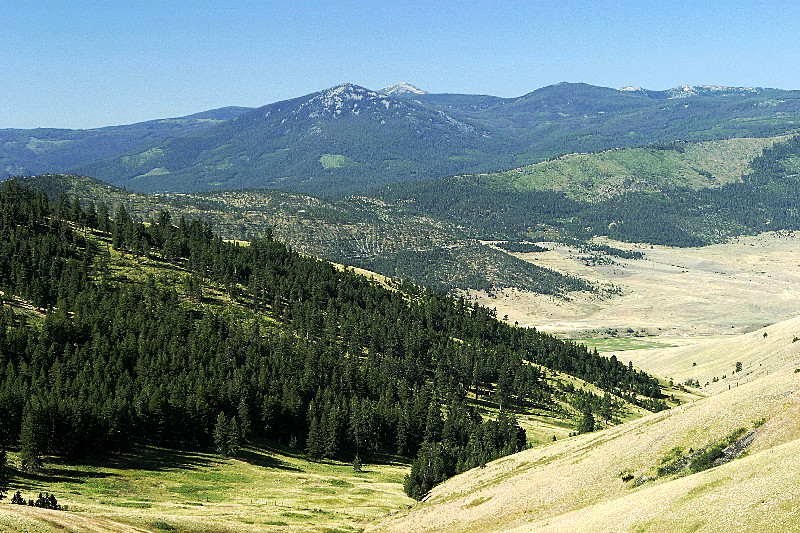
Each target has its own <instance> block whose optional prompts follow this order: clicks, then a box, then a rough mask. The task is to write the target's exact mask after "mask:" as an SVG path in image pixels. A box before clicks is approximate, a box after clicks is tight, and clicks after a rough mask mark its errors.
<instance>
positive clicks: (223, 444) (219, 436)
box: [214, 411, 228, 455]
mask: <svg viewBox="0 0 800 533" xmlns="http://www.w3.org/2000/svg"><path fill="white" fill-rule="evenodd" d="M227 445H228V417H226V416H225V413H224V412H223V411H220V412H219V415H217V423H216V424H215V425H214V448H216V449H217V451H218V452H219V453H221V454H223V455H226V451H227Z"/></svg>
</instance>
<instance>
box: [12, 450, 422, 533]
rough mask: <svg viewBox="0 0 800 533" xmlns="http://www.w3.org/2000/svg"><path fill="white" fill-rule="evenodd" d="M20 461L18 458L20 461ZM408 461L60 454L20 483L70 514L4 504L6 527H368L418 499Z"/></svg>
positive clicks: (15, 530)
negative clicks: (407, 479)
mask: <svg viewBox="0 0 800 533" xmlns="http://www.w3.org/2000/svg"><path fill="white" fill-rule="evenodd" d="M12 462H13V461H12ZM407 471H408V464H406V463H402V462H401V463H398V462H387V463H384V464H365V465H364V466H363V468H362V471H361V472H354V471H353V467H352V465H351V464H346V463H342V462H337V461H323V462H316V463H315V462H309V461H307V460H305V459H304V458H302V457H301V456H298V455H296V454H293V453H291V451H290V450H285V449H284V450H281V449H265V448H257V447H248V448H246V449H245V450H243V451H242V453H241V454H240V455H239V457H238V458H236V459H231V458H224V457H221V456H219V455H214V454H208V453H200V452H180V451H175V450H169V449H164V448H156V447H147V448H141V449H136V450H134V451H133V452H132V453H130V454H123V455H116V456H112V457H111V458H108V459H102V460H101V459H98V460H93V461H89V462H81V463H80V464H74V463H70V462H66V461H62V460H55V459H53V460H52V461H51V462H48V463H46V464H45V466H44V468H43V470H42V472H41V473H39V474H20V475H19V476H18V477H17V479H16V480H15V483H14V486H15V488H19V490H20V491H21V492H22V494H23V496H27V497H28V498H31V497H34V498H35V496H36V494H38V493H39V492H53V493H56V494H57V495H58V498H59V500H58V501H59V504H60V505H66V506H67V507H68V511H67V512H59V511H49V510H45V509H36V508H30V507H27V506H16V505H10V504H8V505H7V504H5V502H4V503H3V504H0V529H2V531H4V532H8V533H28V532H31V533H32V532H34V531H36V532H47V533H49V531H64V530H66V531H102V532H105V531H108V532H134V531H136V532H140V531H147V532H157V533H160V532H169V531H179V532H187V533H188V532H196V533H217V532H220V533H221V532H234V531H252V532H256V531H265V530H268V531H308V532H317V531H320V532H321V531H325V532H327V531H358V530H360V529H361V528H362V527H363V524H364V523H365V522H367V521H369V520H372V519H375V518H377V517H381V516H383V515H385V514H387V513H389V512H393V511H397V510H399V509H401V508H404V507H406V506H408V505H409V504H410V503H412V502H413V500H412V499H411V498H409V497H408V496H406V495H405V494H404V493H403V485H402V480H403V476H405V474H406V473H407Z"/></svg>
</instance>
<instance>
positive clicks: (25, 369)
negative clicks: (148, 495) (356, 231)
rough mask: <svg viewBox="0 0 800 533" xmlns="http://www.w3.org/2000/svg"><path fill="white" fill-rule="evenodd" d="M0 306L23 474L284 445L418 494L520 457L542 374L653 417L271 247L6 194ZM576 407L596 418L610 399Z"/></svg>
mask: <svg viewBox="0 0 800 533" xmlns="http://www.w3.org/2000/svg"><path fill="white" fill-rule="evenodd" d="M123 259H124V261H121V260H123ZM126 262H127V264H130V265H139V266H141V265H147V268H140V269H138V270H136V272H138V274H136V275H133V274H132V273H131V272H133V270H130V271H126V270H125V269H124V268H121V267H120V266H119V265H120V264H123V265H124V264H126ZM152 265H156V266H155V267H154V266H152ZM0 290H2V292H3V305H2V311H0V412H2V413H3V416H1V417H0V444H2V447H9V446H10V447H19V450H20V457H21V458H22V460H23V463H24V466H25V467H27V468H31V469H35V468H37V466H38V465H39V464H40V461H41V460H42V458H43V457H44V456H46V455H58V456H64V457H70V458H81V457H86V456H96V455H103V454H109V453H114V452H118V451H124V450H129V449H130V448H131V447H132V446H134V445H137V444H158V445H164V446H171V447H177V448H192V449H198V448H200V449H201V448H210V447H212V446H214V447H215V448H216V449H217V450H218V451H220V452H221V453H226V454H230V455H235V454H236V453H237V451H238V450H239V449H240V447H241V446H243V445H244V444H246V443H247V442H248V441H273V442H274V441H280V442H282V443H285V444H287V445H290V446H293V447H296V448H298V449H302V450H305V451H306V453H307V454H308V456H309V457H310V458H312V459H321V458H326V457H337V456H339V457H350V458H352V457H361V458H362V459H364V458H368V457H371V456H375V455H377V454H398V455H401V456H404V457H408V458H417V460H415V461H414V462H413V468H412V472H411V474H410V475H409V478H408V480H407V482H406V490H407V492H408V493H409V494H410V495H412V496H414V497H417V498H419V497H421V496H422V495H424V493H425V492H426V491H427V490H428V489H429V488H430V487H431V486H433V484H435V483H437V482H440V481H442V480H443V479H444V478H446V477H447V476H450V475H453V474H455V473H458V472H460V471H463V470H466V469H469V468H471V467H474V466H477V465H481V464H484V463H485V462H486V461H488V460H491V459H493V458H496V457H499V456H501V455H504V454H507V453H512V452H514V451H517V450H519V449H521V448H523V447H524V446H525V445H526V437H525V432H524V430H522V429H521V428H520V427H519V425H518V424H517V422H516V420H515V418H514V415H513V412H514V410H516V409H524V408H528V407H532V406H538V407H542V408H545V409H555V407H554V405H555V403H554V401H553V396H554V395H555V394H560V392H561V391H557V390H556V389H555V388H554V387H553V386H552V385H551V384H550V383H549V382H548V380H547V373H548V372H550V371H560V372H565V373H568V374H571V375H573V376H576V377H579V378H582V379H584V380H586V381H588V382H591V383H593V384H596V385H597V386H599V387H601V388H602V389H604V390H605V391H607V392H609V393H613V394H615V395H617V396H618V397H622V398H625V399H627V400H629V401H631V402H633V403H637V404H639V405H642V406H644V407H646V408H648V409H651V410H658V409H662V408H664V407H665V404H664V402H663V401H661V400H659V399H658V398H659V396H660V391H659V387H658V382H657V380H655V379H654V378H652V377H650V376H648V375H646V374H645V373H643V372H640V371H637V370H635V369H633V368H632V367H631V366H630V365H624V364H622V363H621V362H619V361H617V360H616V359H614V358H611V359H608V358H604V357H601V356H599V355H598V354H597V353H596V351H589V350H587V349H586V348H585V347H584V346H580V345H576V344H573V343H568V342H563V341H559V340H557V339H555V338H553V337H551V336H548V335H545V334H542V333H540V332H537V331H536V330H535V329H524V328H518V327H514V326H511V325H508V324H505V323H503V322H501V321H499V320H497V318H496V316H495V313H494V311H492V310H489V309H486V308H484V307H480V306H478V305H473V304H470V303H468V302H466V301H465V300H463V299H453V298H451V297H449V296H446V295H444V294H441V293H438V292H435V291H433V290H430V289H424V288H420V287H418V286H415V285H411V284H405V283H398V282H391V281H386V282H380V281H377V280H370V279H368V278H365V277H363V276H361V275H358V274H356V273H354V272H352V271H351V270H349V269H340V268H337V267H335V266H334V265H331V264H330V263H327V262H324V261H320V260H317V259H313V258H310V257H306V256H302V255H300V254H298V253H296V252H294V251H292V250H291V249H289V248H288V247H286V246H285V245H283V244H281V243H279V242H276V241H275V240H274V239H273V238H272V236H271V234H269V233H267V234H266V235H265V236H264V238H262V239H257V240H253V241H251V242H250V243H247V244H243V243H235V242H225V241H223V239H222V238H220V237H219V236H215V235H214V234H213V232H212V230H211V228H210V226H209V225H208V224H207V223H204V222H202V221H198V220H195V221H192V222H190V223H189V222H187V221H186V220H185V219H183V218H181V219H180V220H178V221H173V220H172V218H171V216H170V214H169V213H167V212H161V213H160V214H159V215H158V217H157V219H155V220H152V221H149V222H148V223H143V222H138V221H134V220H132V218H131V217H130V216H129V215H128V213H127V212H126V211H125V209H124V207H121V208H119V209H118V210H117V212H116V213H114V214H113V216H112V214H111V213H109V209H108V207H107V206H105V205H103V204H100V205H94V204H93V203H89V204H87V205H82V204H81V203H80V202H78V201H73V200H71V199H70V198H68V197H67V196H66V195H64V194H62V195H60V196H59V197H58V199H57V200H56V201H50V200H48V197H47V196H46V195H45V194H44V193H42V192H36V191H34V190H32V189H28V188H25V187H23V186H21V185H20V184H19V183H17V182H16V181H15V180H10V181H6V182H5V183H4V184H3V185H2V190H1V191H0ZM578 392H580V391H578ZM574 398H577V399H578V403H579V404H580V405H581V408H582V410H584V411H588V413H589V414H590V415H591V413H592V411H594V412H595V414H597V416H601V411H602V410H603V409H604V407H603V404H607V403H608V402H607V401H605V402H601V401H600V398H598V397H595V396H592V395H591V394H584V395H581V394H578V395H576V396H574ZM574 398H573V399H574ZM582 398H583V399H582ZM478 401H480V402H483V403H488V404H490V405H492V406H494V407H495V408H496V409H497V412H499V415H498V416H497V418H496V419H485V417H482V416H481V415H480V414H479V413H478V411H477V410H476V408H475V404H476V403H477V402H478ZM606 407H607V405H606ZM589 429H591V428H589Z"/></svg>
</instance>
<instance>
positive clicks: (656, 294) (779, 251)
mask: <svg viewBox="0 0 800 533" xmlns="http://www.w3.org/2000/svg"><path fill="white" fill-rule="evenodd" d="M604 242H608V243H609V244H611V245H612V246H615V247H618V248H628V249H635V250H638V251H641V252H643V253H644V254H645V258H644V259H643V260H626V259H619V258H612V259H613V261H614V264H612V265H597V266H587V265H585V264H584V263H583V261H581V256H582V254H580V253H579V252H578V251H577V250H576V249H574V248H570V247H567V246H563V245H559V244H555V243H544V245H545V246H547V247H548V248H550V251H548V252H539V253H529V254H513V255H516V256H517V257H520V258H522V259H525V260H526V261H530V262H532V263H534V264H537V265H540V266H543V267H547V268H551V269H553V270H556V271H559V272H563V273H566V274H572V275H577V276H580V277H583V278H585V279H588V280H590V281H593V282H595V283H597V284H599V285H601V286H610V285H614V286H616V287H619V288H621V290H622V295H621V296H611V297H604V298H601V297H598V296H597V295H594V294H570V295H569V298H568V299H566V300H565V299H562V298H556V297H551V296H544V295H538V294H532V293H527V292H522V291H518V290H516V289H505V290H502V291H500V292H499V293H497V295H496V296H495V297H490V296H489V295H487V294H486V293H479V292H475V291H472V292H471V293H470V296H471V297H472V298H477V299H478V301H479V302H480V303H481V304H484V305H486V306H488V307H491V308H494V307H496V308H497V314H498V316H500V317H503V316H505V315H508V320H509V322H512V323H513V322H515V321H516V322H518V323H519V324H520V325H524V326H534V327H536V328H537V329H540V330H543V331H548V332H552V333H557V334H563V335H565V336H576V335H587V334H588V335H590V336H591V335H599V334H601V333H602V332H603V331H605V330H608V329H619V330H620V331H625V330H627V328H631V329H633V330H636V331H646V332H647V333H648V334H651V335H659V336H668V337H669V339H668V340H667V342H669V343H674V341H675V338H680V337H699V336H708V335H735V334H739V333H743V332H748V331H753V330H755V329H758V328H761V327H763V326H766V325H769V324H774V323H776V322H780V321H783V320H786V319H789V318H792V317H794V316H796V315H797V313H798V311H799V310H800V268H798V265H800V233H793V234H788V233H780V234H779V233H775V232H771V233H765V234H762V235H758V236H753V237H740V238H737V239H733V240H731V241H730V242H727V243H724V244H717V245H713V246H705V247H701V248H671V247H667V246H653V247H650V246H649V245H631V244H626V243H619V242H611V241H604Z"/></svg>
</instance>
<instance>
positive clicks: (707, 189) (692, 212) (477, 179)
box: [380, 137, 800, 246]
mask: <svg viewBox="0 0 800 533" xmlns="http://www.w3.org/2000/svg"><path fill="white" fill-rule="evenodd" d="M766 144H767V145H766V146H765V147H764V148H763V151H762V152H761V153H760V154H759V155H757V156H755V157H753V158H752V160H750V161H749V162H748V164H747V166H746V167H744V168H743V169H742V175H741V176H740V177H739V178H737V179H731V178H730V177H729V178H728V179H726V180H723V181H721V182H719V183H713V186H711V185H707V186H698V184H697V183H684V184H681V183H679V182H677V181H675V182H673V183H669V182H665V181H664V178H663V176H662V177H661V178H660V181H658V180H656V181H654V180H653V179H652V178H650V179H648V177H647V176H645V175H643V174H639V175H638V176H636V175H634V176H633V178H636V179H631V180H630V182H629V183H625V182H624V180H623V183H620V184H619V186H618V190H616V191H615V192H614V194H612V195H610V197H608V198H605V199H601V200H596V201H592V202H589V201H586V200H580V199H577V198H574V197H569V196H568V195H567V194H566V193H564V192H558V191H553V190H539V189H538V188H537V187H531V188H528V187H526V186H525V185H524V182H525V180H526V178H525V177H524V172H525V170H522V169H521V170H520V171H519V172H518V174H519V175H520V176H519V177H516V178H510V177H509V176H508V174H509V173H503V174H498V175H488V176H486V175H477V176H453V177H448V178H443V179H441V180H433V181H429V182H425V183H414V184H403V185H397V186H393V187H389V188H386V189H384V190H383V191H382V192H381V193H380V196H381V198H383V199H384V200H386V201H390V202H398V203H402V204H403V205H405V206H406V207H407V208H412V207H413V208H416V209H418V210H419V211H421V212H423V213H426V214H429V215H431V216H436V217H440V218H446V219H450V220H454V221H456V222H458V223H460V224H462V225H464V226H465V227H470V228H473V231H474V234H475V235H480V236H482V237H483V238H495V239H517V238H533V239H537V238H542V237H545V238H547V236H548V235H550V236H551V237H550V238H552V235H557V236H560V237H569V238H578V239H587V238H591V237H593V236H595V235H605V236H608V237H611V238H613V239H619V240H624V241H630V242H645V243H652V244H665V245H671V246H699V245H703V244H709V243H713V242H719V241H721V240H724V239H726V238H728V237H731V236H735V235H742V234H751V233H758V232H762V231H770V230H784V229H785V230H796V229H800V218H798V217H799V216H800V215H799V214H798V206H800V193H798V191H799V190H800V188H799V187H798V185H799V184H800V179H799V178H798V175H799V174H798V169H800V166H798V161H800V138H798V137H791V138H789V139H785V140H782V141H780V142H776V143H774V144H770V143H766ZM648 150H649V151H658V152H676V153H677V152H679V151H685V150H687V147H686V145H685V144H684V143H669V144H659V145H656V146H654V147H650V148H648ZM623 152H624V151H623ZM624 153H628V154H630V153H631V152H630V151H628V152H624ZM638 153H639V150H638V149H637V150H634V151H633V154H632V155H630V156H629V157H640V155H638ZM614 157H615V158H617V159H618V160H619V159H622V158H623V157H624V156H623V155H615V156H614ZM667 157H675V155H672V156H667ZM604 158H605V159H608V156H605V155H604V154H597V155H593V156H590V157H588V158H586V160H585V161H584V163H583V164H584V166H585V167H590V168H591V170H592V171H593V172H597V173H598V175H601V174H602V169H603V166H605V165H604V163H603V159H604ZM701 172H707V171H703V170H702V169H700V171H698V172H696V173H697V174H700V173H701ZM709 176H710V175H709ZM598 177H600V176H598ZM710 178H712V181H714V180H713V176H710ZM562 179H563V178H562ZM637 179H638V180H641V182H642V183H643V184H645V185H644V186H641V185H636V183H635V182H636V181H637ZM605 180H606V181H611V180H610V178H609V177H606V178H605ZM589 181H591V178H589ZM570 185H571V186H572V187H575V186H576V184H575V183H571V184H570ZM570 196H574V195H570Z"/></svg>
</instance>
